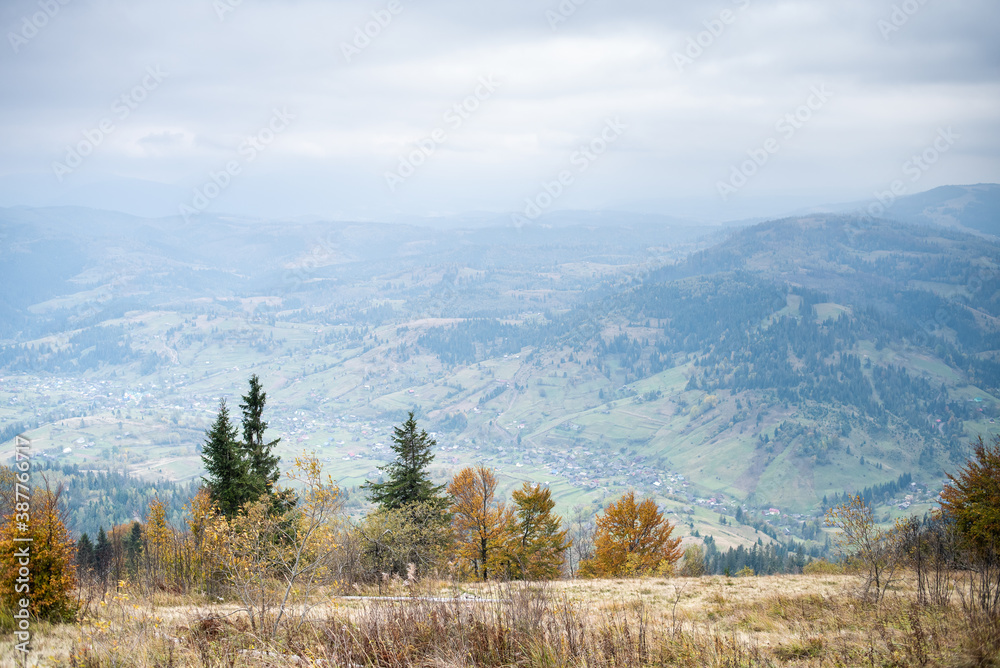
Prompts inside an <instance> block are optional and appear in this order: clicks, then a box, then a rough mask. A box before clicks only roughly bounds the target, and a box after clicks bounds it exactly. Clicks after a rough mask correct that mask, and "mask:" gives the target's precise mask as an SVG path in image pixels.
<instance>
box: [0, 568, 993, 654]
mask: <svg viewBox="0 0 1000 668" xmlns="http://www.w3.org/2000/svg"><path fill="white" fill-rule="evenodd" d="M850 585H851V580H850V578H849V577H845V576H830V575H822V576H788V577H780V578H749V577H748V578H738V579H727V578H719V577H715V578H699V579H671V580H662V579H655V580H639V581H593V582H586V583H582V582H558V583H551V584H526V583H507V584H493V585H475V586H469V585H466V586H464V593H463V594H462V595H460V596H458V597H455V596H452V595H451V594H453V593H455V592H457V591H458V590H459V587H460V586H459V585H457V584H454V583H450V584H442V585H439V586H437V587H436V591H434V592H433V593H434V594H435V596H431V595H424V594H425V593H428V594H429V593H431V592H432V590H433V589H435V588H434V587H431V586H430V585H426V586H425V588H423V590H422V591H421V592H420V594H419V595H417V594H414V595H410V596H406V595H403V596H398V597H395V598H385V597H370V598H365V597H361V598H353V597H352V598H343V597H331V598H328V599H326V600H324V601H321V602H320V605H319V606H318V607H315V608H313V609H312V611H311V614H310V615H309V617H308V618H307V619H306V621H304V622H302V621H300V618H296V621H289V622H282V623H281V624H280V629H279V632H278V633H277V634H275V635H274V636H273V637H271V636H268V637H263V636H262V635H260V634H259V633H255V631H254V629H253V627H252V626H251V625H250V623H249V621H248V620H247V618H246V615H245V614H244V613H241V612H240V611H239V610H238V609H237V608H238V606H236V605H227V604H225V603H218V602H216V603H213V604H209V603H208V602H207V601H204V600H196V599H192V598H190V597H187V598H185V597H180V596H174V597H170V596H166V595H164V594H162V593H161V594H159V595H158V596H157V597H155V599H143V598H141V597H139V598H137V597H135V596H133V595H130V594H128V593H126V592H122V591H119V592H118V594H117V596H116V597H114V598H109V599H107V601H106V602H105V604H104V605H95V606H94V608H93V612H92V614H91V615H90V616H89V617H88V618H87V619H85V620H83V621H82V622H81V623H80V624H79V626H78V627H76V628H75V629H74V633H72V634H66V635H67V640H66V646H65V648H64V651H63V652H62V655H61V656H60V653H59V652H58V651H53V652H52V654H54V655H56V661H55V663H56V664H58V665H70V666H80V667H86V668H106V667H110V666H141V667H143V668H161V667H163V668H165V667H168V666H169V667H171V668H172V667H173V666H199V667H216V666H228V667H236V666H311V665H315V666H365V667H369V666H371V667H380V668H382V667H384V668H397V667H398V668H403V667H411V666H413V667H418V666H419V667H428V666H434V667H441V668H446V667H459V666H485V667H498V668H499V667H501V666H503V667H509V666H525V667H536V666H537V667H539V668H563V667H566V668H569V667H571V666H573V667H577V666H579V667H583V668H587V667H610V666H616V667H620V666H637V667H641V666H706V667H709V668H712V667H717V668H722V667H726V668H739V667H742V666H747V667H750V666H754V667H756V666H775V667H778V666H816V667H819V666H844V667H847V666H868V667H871V668H875V667H885V666H899V667H902V666H950V667H954V668H960V667H966V666H968V667H972V666H985V667H988V666H1000V623H998V620H997V619H995V618H992V617H989V616H988V615H984V614H983V613H981V612H976V609H975V608H972V607H964V608H963V606H962V605H961V602H960V600H958V599H959V598H960V597H958V596H956V597H954V598H955V599H956V600H955V601H954V602H953V603H951V604H947V605H931V604H919V603H918V602H917V596H916V591H917V586H916V583H915V581H914V582H911V583H907V584H906V585H904V586H903V587H901V588H900V589H899V590H897V591H894V592H890V594H889V596H888V597H886V598H885V599H884V600H883V601H881V603H879V604H874V603H872V602H867V601H864V600H861V599H859V598H857V597H856V596H853V595H852V594H851V593H850V590H851V586H850ZM68 628H73V627H68ZM2 649H3V648H2V647H0V650H2Z"/></svg>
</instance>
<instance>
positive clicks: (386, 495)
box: [362, 411, 448, 512]
mask: <svg viewBox="0 0 1000 668" xmlns="http://www.w3.org/2000/svg"><path fill="white" fill-rule="evenodd" d="M435 445H437V442H436V441H434V439H432V438H431V437H430V436H428V435H427V432H426V431H423V430H418V429H417V421H416V419H415V418H414V416H413V412H412V411H410V415H409V417H408V418H407V420H406V422H404V423H403V425H402V426H401V427H395V428H394V433H393V436H392V446H391V447H392V450H393V452H395V453H396V459H395V460H394V461H392V462H391V463H389V464H387V465H386V466H380V467H379V471H382V472H383V473H384V474H385V480H384V481H382V482H372V481H365V484H364V485H362V489H364V490H365V491H367V492H368V498H369V499H370V500H371V501H372V503H375V504H376V505H378V506H379V507H380V508H381V509H383V510H399V509H400V508H403V507H405V506H407V505H410V504H414V503H419V504H425V505H428V506H431V507H437V508H439V509H440V511H442V512H443V511H444V510H445V509H446V508H447V506H448V500H447V499H445V498H444V497H443V496H442V495H441V492H442V490H444V488H445V486H444V485H435V484H434V483H433V482H431V479H430V474H429V473H428V471H427V468H428V467H429V466H430V464H431V462H432V461H434V455H433V454H432V453H431V448H433V447H434V446H435Z"/></svg>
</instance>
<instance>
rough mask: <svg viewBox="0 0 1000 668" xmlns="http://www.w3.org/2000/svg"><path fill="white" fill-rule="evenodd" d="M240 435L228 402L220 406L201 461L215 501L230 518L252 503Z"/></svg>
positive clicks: (222, 402) (223, 401)
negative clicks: (231, 419)
mask: <svg viewBox="0 0 1000 668" xmlns="http://www.w3.org/2000/svg"><path fill="white" fill-rule="evenodd" d="M238 434H239V432H238V431H237V429H236V427H234V426H233V425H232V423H231V422H230V420H229V409H228V408H227V407H226V400H225V399H223V400H222V401H221V402H219V414H218V416H217V417H216V418H215V423H214V424H212V428H211V429H209V430H208V432H207V438H206V440H205V447H204V449H203V450H202V455H201V460H202V462H203V463H204V466H205V472H206V473H207V474H208V476H207V477H205V478H203V480H204V481H205V483H206V484H207V485H208V490H209V492H210V493H211V495H212V500H213V501H215V503H216V505H218V507H219V510H220V511H221V512H222V513H223V514H224V515H225V516H226V517H232V516H233V515H235V514H236V513H237V512H239V509H240V507H241V506H242V505H243V504H244V503H246V502H247V501H248V500H249V498H248V497H249V494H248V491H249V490H248V481H247V461H246V457H245V456H244V454H243V452H242V448H241V447H240V443H239V441H238V440H237V437H238Z"/></svg>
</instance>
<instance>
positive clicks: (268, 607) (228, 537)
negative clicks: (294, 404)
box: [199, 456, 342, 636]
mask: <svg viewBox="0 0 1000 668" xmlns="http://www.w3.org/2000/svg"><path fill="white" fill-rule="evenodd" d="M288 477H289V478H291V479H292V480H296V481H297V482H299V483H300V484H301V492H300V495H299V497H298V498H297V500H296V503H292V504H287V505H283V506H281V507H280V508H278V509H277V510H276V508H275V507H274V506H273V505H272V504H271V502H270V501H269V500H268V499H267V498H266V497H264V496H262V497H261V498H260V499H258V500H257V501H254V502H251V503H248V504H247V505H246V506H245V507H244V509H243V512H241V513H240V514H238V515H237V516H236V517H233V518H231V519H229V518H226V517H225V516H224V515H221V514H216V515H210V516H207V517H204V516H203V517H202V518H201V519H200V520H199V522H200V527H199V531H200V532H201V535H202V539H201V540H202V544H203V546H204V547H205V548H207V549H208V550H210V551H211V553H212V554H213V555H214V558H215V561H214V566H215V567H216V568H217V569H218V570H219V573H220V574H221V575H222V576H223V577H225V578H226V579H227V580H228V584H229V586H230V587H232V589H233V590H234V593H235V594H236V596H237V597H238V598H239V600H240V601H241V603H242V606H243V610H244V611H245V612H247V613H248V615H249V617H250V624H251V627H252V628H253V629H254V631H255V632H260V633H263V634H265V635H267V636H273V635H274V634H275V633H277V632H278V630H279V628H280V626H281V624H282V622H283V620H285V619H286V617H287V615H288V614H289V613H290V611H292V610H293V609H294V610H296V611H298V614H299V615H300V617H299V619H300V624H301V623H302V621H303V620H304V619H305V617H306V615H307V613H308V611H309V609H310V606H311V605H312V604H313V603H314V601H313V600H312V596H313V594H314V593H315V589H316V587H317V586H319V585H320V584H321V583H323V582H325V581H327V580H328V579H330V576H331V574H332V572H333V570H332V567H333V557H334V555H335V548H336V537H337V533H338V528H337V516H338V515H339V512H340V508H341V505H342V502H341V497H340V490H339V488H338V487H337V485H336V484H335V483H334V482H333V480H332V479H331V478H330V477H329V476H326V477H325V478H324V477H323V475H322V468H321V465H320V462H319V460H318V459H317V458H315V457H312V456H303V457H301V458H297V459H296V460H295V464H294V466H293V468H292V470H291V471H290V472H289V474H288ZM283 497H284V495H280V494H279V498H283Z"/></svg>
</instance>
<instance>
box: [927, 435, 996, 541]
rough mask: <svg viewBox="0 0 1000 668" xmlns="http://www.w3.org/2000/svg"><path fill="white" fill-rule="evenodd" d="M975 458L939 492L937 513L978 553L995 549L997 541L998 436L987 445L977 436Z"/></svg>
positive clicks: (950, 478) (950, 477)
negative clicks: (939, 499)
mask: <svg viewBox="0 0 1000 668" xmlns="http://www.w3.org/2000/svg"><path fill="white" fill-rule="evenodd" d="M974 454H975V458H974V459H972V460H971V461H969V462H968V463H967V464H966V465H965V468H964V469H963V470H962V471H960V472H959V474H958V476H957V477H955V476H952V475H949V476H948V479H949V480H950V481H951V484H950V485H948V486H946V487H945V488H944V491H942V492H941V511H942V512H943V513H944V515H945V516H946V517H948V518H949V519H952V520H954V522H955V524H956V525H957V527H958V531H959V533H960V534H961V535H962V536H963V538H964V539H965V540H966V541H967V542H968V543H969V544H970V546H972V547H974V548H975V549H976V550H977V551H979V552H986V551H989V550H994V551H995V550H996V548H997V547H1000V545H998V542H1000V435H998V436H994V437H993V442H992V443H987V442H986V441H984V440H983V437H982V436H980V437H979V440H978V442H976V443H975V444H974Z"/></svg>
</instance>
